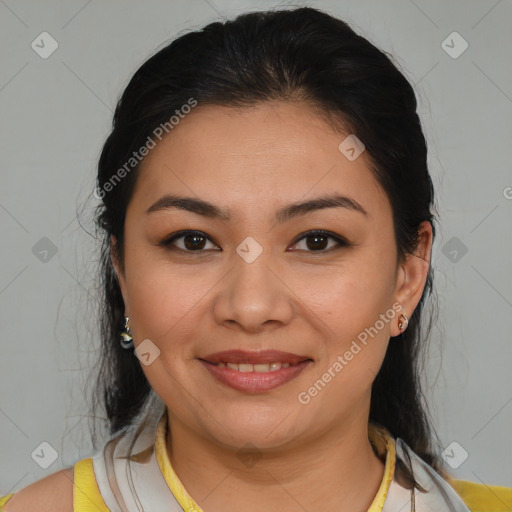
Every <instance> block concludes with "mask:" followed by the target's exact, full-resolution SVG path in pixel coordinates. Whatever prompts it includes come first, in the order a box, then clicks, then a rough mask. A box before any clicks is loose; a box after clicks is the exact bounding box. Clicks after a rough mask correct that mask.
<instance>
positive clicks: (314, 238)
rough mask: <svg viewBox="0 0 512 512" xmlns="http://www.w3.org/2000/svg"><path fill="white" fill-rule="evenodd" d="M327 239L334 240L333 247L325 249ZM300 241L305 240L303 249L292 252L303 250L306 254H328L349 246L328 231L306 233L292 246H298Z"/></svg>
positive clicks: (327, 242)
mask: <svg viewBox="0 0 512 512" xmlns="http://www.w3.org/2000/svg"><path fill="white" fill-rule="evenodd" d="M329 239H330V240H334V246H331V247H329V248H328V249H327V247H328V244H329ZM302 240H307V242H306V243H305V248H302V249H301V248H299V249H293V250H294V251H295V250H305V251H306V252H329V251H331V250H334V249H338V248H340V247H343V246H348V245H349V244H348V243H347V242H346V240H344V239H343V238H341V237H340V236H338V235H335V234H334V233H330V232H328V231H318V230H317V231H308V232H307V233H304V234H303V235H302V237H301V238H299V239H298V240H297V241H296V242H295V243H294V246H296V245H298V242H300V241H302Z"/></svg>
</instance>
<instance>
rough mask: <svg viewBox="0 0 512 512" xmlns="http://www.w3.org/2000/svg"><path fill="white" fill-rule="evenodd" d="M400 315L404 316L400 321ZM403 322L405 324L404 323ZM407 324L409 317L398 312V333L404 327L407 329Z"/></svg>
mask: <svg viewBox="0 0 512 512" xmlns="http://www.w3.org/2000/svg"><path fill="white" fill-rule="evenodd" d="M402 317H404V320H403V321H402ZM404 323H405V325H404ZM408 325H409V319H408V318H407V317H406V316H405V315H404V314H403V313H400V316H399V317H398V328H399V329H400V334H402V333H403V332H404V331H405V329H407V326H408Z"/></svg>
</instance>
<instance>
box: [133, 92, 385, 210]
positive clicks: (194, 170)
mask: <svg viewBox="0 0 512 512" xmlns="http://www.w3.org/2000/svg"><path fill="white" fill-rule="evenodd" d="M348 135H350V134H349V133H342V132H340V131H338V130H335V129H334V128H333V127H332V126H331V125H330V124H328V123H327V122H326V121H325V120H324V119H323V118H321V117H319V116H318V115H317V114H316V113H315V112H314V111H313V110H311V109H310V107H308V106H307V105H305V104H303V103H284V102H266V103H262V104H259V105H257V106H254V107H243V108H237V109H235V108H232V107H225V106H212V105H208V106H201V105H199V106H197V107H195V108H194V109H193V110H192V111H191V112H190V113H189V114H187V115H186V116H184V118H182V119H181V120H180V121H179V123H178V124H177V125H175V126H174V127H173V129H172V130H171V131H170V133H169V134H168V135H166V137H164V138H163V139H162V141H161V142H159V143H158V144H157V145H156V147H155V148H154V149H152V150H151V151H150V153H149V154H148V156H147V157H146V158H145V160H144V161H143V163H142V166H141V169H140V171H139V177H138V180H137V186H136V191H135V193H134V197H133V200H134V201H138V202H142V203H144V204H145V205H146V208H147V207H148V206H150V204H148V203H149V202H150V201H153V202H154V201H156V200H157V199H158V198H159V197H160V196H161V195H162V194H164V193H182V194H186V195H188V196H190V195H195V196H198V197H200V198H203V199H207V200H208V201H210V202H212V203H214V204H218V205H219V206H225V207H226V208H227V209H229V210H230V211H232V212H233V218H235V217H236V214H237V212H238V213H239V214H240V215H243V212H244V210H247V209H249V208H251V212H250V215H254V213H255V209H256V210H261V208H265V207H266V205H267V204H269V205H276V204H277V203H279V204H284V203H288V202H293V201H298V200H300V199H303V200H304V199H308V198H310V197H316V196H319V195H325V194H332V193H334V192H336V193H339V194H343V195H350V196H351V197H353V198H354V199H355V200H356V201H357V202H359V203H360V204H362V205H363V206H364V208H365V209H366V210H367V211H368V212H369V214H370V215H371V216H377V218H378V216H379V215H388V214H390V205H389V203H388V200H387V197H386V196H385V194H384V191H383V190H382V188H381V187H380V185H379V183H378V182H377V180H376V178H375V177H374V175H373V173H372V172H371V170H370V159H369V156H368V155H367V154H366V151H363V152H362V153H361V155H360V156H359V157H357V158H356V159H355V160H349V159H348V158H347V156H345V154H344V153H343V152H342V151H340V149H339V146H340V144H341V143H343V141H344V140H345V139H346V138H347V136H348ZM151 204H152V203H151ZM240 218H241V217H240Z"/></svg>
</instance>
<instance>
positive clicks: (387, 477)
mask: <svg viewBox="0 0 512 512" xmlns="http://www.w3.org/2000/svg"><path fill="white" fill-rule="evenodd" d="M166 433H167V414H164V415H163V416H162V418H161V420H160V421H159V423H158V425H157V430H156V438H155V450H156V457H157V461H158V465H159V467H160V470H161V471H162V474H163V476H164V478H165V481H166V482H167V485H168V486H169V488H170V490H171V491H172V493H173V494H174V496H175V497H176V500H177V501H178V503H179V504H180V505H181V507H182V508H183V510H187V511H189V512H202V509H201V508H200V507H199V505H197V503H196V502H195V501H194V500H193V499H192V497H191V496H190V495H189V494H188V492H187V491H186V489H185V488H184V487H183V484H182V483H181V481H180V479H179V478H178V475H176V473H175V472H174V469H173V467H172V465H171V461H170V459H169V455H168V452H167V447H166ZM368 435H369V438H370V441H371V443H372V445H373V446H374V448H375V449H376V451H377V453H378V454H379V456H380V457H381V459H384V457H385V466H384V476H383V479H382V482H381V484H380V487H379V490H378V491H377V494H376V496H375V498H374V500H373V502H372V504H371V505H370V507H369V508H368V512H382V508H383V506H384V501H385V499H386V495H387V492H388V489H389V485H390V483H391V481H392V479H393V474H394V471H395V457H396V451H395V440H394V439H393V437H392V436H391V435H390V434H389V432H388V431H387V430H386V429H385V428H383V427H380V426H378V425H375V424H373V423H370V424H369V427H368ZM74 471H75V473H74V485H73V510H74V511H75V512H87V511H89V510H95V511H96V512H109V509H108V508H107V506H106V505H105V502H104V501H103V499H102V497H101V494H100V491H99V489H98V485H97V483H96V478H95V475H94V469H93V463H92V458H86V459H82V460H80V461H78V462H77V463H76V464H75V466H74ZM447 481H448V483H449V484H450V485H451V486H452V487H453V488H454V489H455V491H456V492H457V493H458V494H459V495H460V496H461V498H462V499H463V501H464V502H465V503H466V505H467V507H468V508H469V509H470V510H471V512H507V511H508V512H512V489H511V488H508V487H501V486H488V485H485V484H477V483H474V482H469V481H465V480H455V479H453V478H451V477H448V478H447ZM13 494H14V493H12V494H8V495H7V496H3V497H0V512H2V511H3V510H4V508H3V507H4V505H5V504H6V503H7V502H8V501H9V499H10V498H11V497H12V496H13ZM6 512H7V511H6Z"/></svg>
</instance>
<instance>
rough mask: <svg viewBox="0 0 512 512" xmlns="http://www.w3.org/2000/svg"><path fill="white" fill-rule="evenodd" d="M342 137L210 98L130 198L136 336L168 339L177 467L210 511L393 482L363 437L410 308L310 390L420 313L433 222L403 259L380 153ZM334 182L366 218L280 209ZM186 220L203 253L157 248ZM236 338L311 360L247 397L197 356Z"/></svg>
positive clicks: (339, 506) (126, 285) (131, 305)
mask: <svg viewBox="0 0 512 512" xmlns="http://www.w3.org/2000/svg"><path fill="white" fill-rule="evenodd" d="M347 135H348V133H346V134H343V133H339V132H338V133H337V132H335V131H334V130H333V129H332V128H331V127H330V126H329V125H328V124H326V123H325V121H323V120H322V119H321V118H319V117H318V116H315V114H314V113H313V112H312V111H311V110H309V108H308V107H307V106H306V105H303V104H300V103H283V102H272V103H271V102H268V103H264V104H260V105H259V106H257V107H251V108H243V109H237V110H235V109H232V108H228V107H219V106H201V105H199V106H197V107H196V108H195V109H194V110H193V111H192V112H191V113H190V114H188V115H187V116H186V117H185V119H183V120H181V121H180V123H179V125H178V126H176V127H175V128H174V129H173V131H172V132H171V133H170V134H169V135H168V136H167V137H166V138H164V139H163V140H162V142H160V143H159V144H158V145H157V147H156V148H155V149H153V150H152V151H151V152H150V154H149V155H148V157H147V158H146V159H145V161H144V162H143V167H142V169H141V173H140V176H139V179H138V181H137V185H136V187H135V190H134V194H133V197H132V199H131V201H130V203H129V205H128V209H127V215H126V222H125V259H124V263H125V271H124V272H122V271H121V266H120V265H119V262H118V261H117V260H116V253H115V250H114V243H115V239H114V238H113V239H112V246H111V247H112V252H111V254H112V260H113V263H114V265H115V268H116V272H117V274H118V278H119V282H120V286H121V290H122V294H123V299H124V303H125V308H126V309H125V314H126V315H127V316H129V317H130V323H131V330H132V333H133V336H134V343H135V346H138V344H139V343H140V342H141V341H142V340H145V339H150V340H151V341H152V343H154V345H156V346H157V347H158V349H159V350H160V355H159V357H157V358H156V359H155V360H154V361H153V362H152V363H151V364H150V365H148V366H146V365H142V368H143V370H144V372H145V374H146V376H147V378H148V380H149V382H150V384H151V386H152V387H153V388H154V390H155V391H156V393H157V394H158V395H159V396H160V397H161V398H162V400H163V401H164V402H165V404H166V405H167V409H168V417H169V424H170V434H169V436H168V439H167V445H168V452H169V455H170V457H171V460H172V463H173V467H174V468H175V470H176V473H177V475H178V477H179V478H180V480H181V481H182V483H183V485H184V486H185V488H186V489H187V491H188V492H189V493H190V494H191V496H192V497H193V498H194V499H195V500H196V501H197V503H198V504H199V505H200V506H201V507H202V508H203V509H204V510H205V511H207V512H217V511H221V510H222V511H223V512H230V511H235V510H244V511H247V512H253V511H261V510H281V511H285V512H299V511H301V512H303V511H304V510H318V509H319V508H320V507H319V504H320V503H321V504H322V506H321V508H322V509H324V510H337V511H340V512H345V511H347V512H348V511H350V512H354V511H358V510H361V511H365V510H367V507H368V506H369V505H370V504H371V502H372V501H373V499H374V497H375V495H376V493H377V490H378V488H379V485H380V483H381V480H382V477H383V471H384V465H383V463H382V462H381V461H380V460H379V459H378V458H377V456H376V455H375V454H374V452H373V450H372V447H371V445H370V442H369V440H368V435H367V428H368V415H369V407H370V391H371V385H372V382H373V380H374V378H375V376H376V374H377V373H378V370H379V368H380V366H381V364H382V361H383V359H384V356H385V353H386V349H387V346H388V342H391V343H402V341H401V340H400V339H399V338H397V339H396V340H391V341H389V337H390V336H397V335H398V334H399V332H400V331H399V329H398V314H396V315H395V317H394V318H393V319H391V320H390V321H389V322H386V323H384V327H383V328H382V329H381V330H380V331H379V332H378V335H374V337H373V338H369V342H368V344H367V345H366V346H364V348H363V349H362V350H361V351H360V352H359V353H358V354H357V355H356V356H354V358H353V359H352V360H351V361H350V362H349V363H348V364H347V365H346V366H345V367H344V368H343V370H342V371H341V372H339V373H337V374H336V377H334V378H332V380H331V382H329V383H328V384H327V385H326V386H325V388H324V389H322V390H321V391H320V392H319V393H318V394H317V396H315V397H313V398H312V399H311V401H310V402H309V403H308V404H307V405H304V404H302V403H300V402H299V400H298V398H297V397H298V394H299V393H301V392H304V391H307V390H308V389H309V388H310V387H311V386H312V385H313V384H314V383H315V382H316V381H317V380H318V379H319V378H321V377H322V374H323V373H324V372H326V371H327V370H328V369H329V368H330V367H332V365H333V363H334V362H335V361H336V360H337V357H338V356H339V355H341V356H343V354H344V353H345V352H346V351H347V350H349V348H350V346H351V344H352V341H353V340H356V339H357V336H358V334H359V333H361V331H364V329H365V328H368V327H370V326H373V325H374V324H375V323H376V321H377V320H378V319H379V318H380V315H381V314H384V313H386V311H388V310H392V305H393V304H394V303H396V302H399V303H400V304H401V305H402V307H403V309H402V312H403V313H405V314H406V315H407V316H408V317H409V318H410V316H411V314H412V313H413V311H414V309H415V307H416V306H417V304H418V302H419V300H420V298H421V294H422V291H423V288H424V285H425V280H426V277H427V272H428V265H429V261H430V252H431V245H432V230H431V227H430V224H429V223H428V222H424V223H422V225H421V226H420V245H419V247H418V251H417V253H416V254H415V255H411V256H410V257H409V258H408V260H407V262H406V263H405V264H403V265H400V266H399V265H398V262H397V251H396V245H395V239H394V231H393V224H392V212H391V205H390V203H389V201H388V199H387V197H386V195H385V194H384V192H383V190H382V188H381V187H380V186H379V184H378V182H377V181H376V179H375V178H374V176H373V174H372V173H371V171H370V169H369V160H368V157H369V155H367V153H366V152H363V153H362V154H361V155H360V156H359V157H358V158H357V159H356V160H354V161H349V160H348V159H347V158H346V157H345V156H344V155H343V154H342V153H341V152H340V151H339V150H338V146H339V144H340V143H341V142H342V141H343V140H344V139H345V137H346V136H347ZM334 192H337V193H339V194H343V195H346V196H350V197H351V198H353V199H355V200H356V201H357V202H358V203H360V204H361V205H362V206H363V207H364V208H365V210H366V211H367V212H368V214H367V215H363V214H361V213H359V212H356V211H353V210H349V209H346V208H328V209H322V210H318V211H315V212H309V213H306V214H305V215H303V216H300V217H296V218H293V219H291V220H289V221H287V222H285V223H283V224H274V223H273V222H272V218H273V216H274V213H275V212H276V210H277V209H279V208H280V207H282V206H285V205H287V204H289V203H293V202H297V201H304V200H308V199H312V198H315V197H319V196H322V195H325V194H332V193H334ZM164 194H180V195H185V196H193V197H196V198H201V199H203V200H207V201H209V202H211V203H213V204H215V205H217V206H219V207H221V208H226V209H229V211H230V213H231V217H232V218H231V220H229V221H228V220H218V219H212V218H208V217H204V216H201V215H198V214H195V213H191V212H186V211H183V210H179V209H176V208H172V209H167V210H160V211H158V212H153V213H151V214H146V213H145V210H146V209H148V208H149V207H150V206H151V205H153V204H154V203H155V202H156V201H157V200H158V199H159V198H160V197H161V196H163V195H164ZM186 229H191V230H198V231H201V232H202V233H204V234H205V235H207V236H208V237H210V238H211V241H210V240H208V238H206V239H204V240H203V245H202V246H201V245H199V247H200V249H199V250H202V251H203V253H201V254H198V253H197V250H196V251H195V252H194V247H193V246H192V249H190V246H191V245H192V244H190V243H189V245H188V246H187V245H184V243H185V242H186V239H184V238H180V239H177V240H175V242H174V246H175V247H176V249H175V250H174V251H173V250H172V249H171V247H172V245H171V246H169V247H167V248H166V247H164V246H161V245H159V243H160V242H162V241H163V240H165V239H169V237H170V235H172V234H173V233H175V232H177V231H180V230H186ZM310 229H324V230H329V231H332V232H334V233H336V234H338V235H340V236H341V237H344V238H345V239H346V240H347V241H348V242H349V243H350V244H351V245H350V246H348V247H340V248H339V249H332V250H331V249H330V248H331V247H333V248H334V247H336V246H337V244H336V241H335V240H334V239H330V238H328V239H326V241H325V245H324V246H321V248H320V249H318V248H316V247H317V246H315V244H314V240H312V239H311V238H309V239H308V238H302V237H301V235H303V233H304V232H306V231H308V230H310ZM249 236H250V237H253V238H254V239H255V240H256V241H257V242H258V244H259V245H260V246H261V248H262V249H263V252H262V253H261V254H260V256H259V257H258V258H257V259H256V260H255V261H254V262H252V263H250V264H249V263H247V262H246V261H244V259H242V258H241V257H240V256H239V254H238V253H237V252H236V248H237V247H238V246H239V244H241V242H242V241H243V240H244V239H245V238H246V237H249ZM308 240H309V241H310V242H312V243H310V244H309V245H308ZM189 241H190V240H189ZM327 243H328V245H327ZM187 247H189V249H188V252H184V251H186V249H187ZM311 247H312V248H311ZM179 248H181V249H182V251H179ZM293 249H295V250H293ZM322 249H323V250H322ZM229 349H246V350H262V349H277V350H283V351H288V352H292V353H296V354H301V355H306V356H309V357H311V358H312V359H313V363H310V365H309V367H307V368H306V369H305V370H304V371H303V372H302V373H301V374H300V375H299V376H298V377H297V378H296V379H294V380H292V381H291V382H288V383H286V384H284V385H282V386H280V387H278V388H276V389H273V390H271V391H267V392H263V393H259V394H248V393H244V392H241V391H237V390H234V389H231V388H229V387H227V386H225V385H223V384H221V383H219V382H218V381H216V380H215V379H214V378H213V377H212V376H211V375H210V373H209V372H208V371H207V370H206V369H205V368H203V366H202V365H201V364H200V363H199V361H198V360H197V358H199V357H204V356H205V355H207V354H210V353H212V352H217V351H221V350H229ZM246 443H251V444H252V445H255V446H256V447H257V450H258V454H259V457H260V458H259V459H258V460H257V461H256V463H255V464H253V465H250V467H249V465H247V464H244V463H243V461H242V460H241V457H240V453H239V450H240V448H241V447H243V446H244V445H245V444H246Z"/></svg>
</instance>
